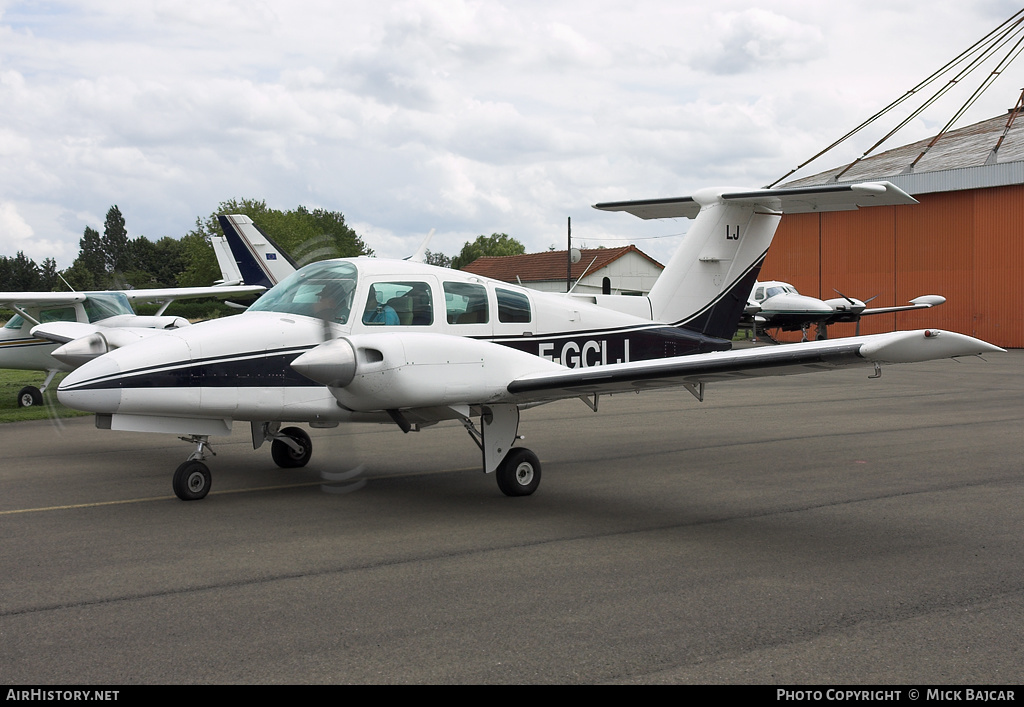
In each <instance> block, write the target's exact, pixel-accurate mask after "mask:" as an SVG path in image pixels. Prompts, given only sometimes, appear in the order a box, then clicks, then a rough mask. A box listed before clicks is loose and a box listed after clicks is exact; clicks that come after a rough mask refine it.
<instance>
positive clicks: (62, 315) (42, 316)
mask: <svg viewBox="0 0 1024 707" xmlns="http://www.w3.org/2000/svg"><path fill="white" fill-rule="evenodd" d="M75 321H78V317H76V316H75V308H74V307H59V308H57V309H44V310H43V311H41V312H40V313H39V322H40V323H41V324H45V323H46V322H75Z"/></svg>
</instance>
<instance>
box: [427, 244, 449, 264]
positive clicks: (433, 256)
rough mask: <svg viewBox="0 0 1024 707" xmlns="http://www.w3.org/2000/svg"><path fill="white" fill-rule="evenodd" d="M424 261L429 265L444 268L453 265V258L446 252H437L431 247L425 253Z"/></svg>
mask: <svg viewBox="0 0 1024 707" xmlns="http://www.w3.org/2000/svg"><path fill="white" fill-rule="evenodd" d="M423 262H425V263H426V264H427V265H437V266H438V267H442V268H450V267H451V266H452V259H451V258H449V257H448V256H447V255H445V254H444V253H435V252H434V251H432V250H430V249H429V248H428V249H427V251H426V252H425V253H424V254H423Z"/></svg>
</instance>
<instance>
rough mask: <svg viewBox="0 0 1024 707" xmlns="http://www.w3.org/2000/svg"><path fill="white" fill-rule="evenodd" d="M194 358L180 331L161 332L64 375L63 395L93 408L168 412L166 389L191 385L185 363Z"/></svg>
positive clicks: (60, 389) (71, 404)
mask: <svg viewBox="0 0 1024 707" xmlns="http://www.w3.org/2000/svg"><path fill="white" fill-rule="evenodd" d="M192 328H193V327H185V328H184V329H183V330H182V331H188V330H189V329H192ZM190 361H191V356H190V349H189V345H188V343H187V342H185V341H184V340H182V338H180V336H179V335H178V333H177V332H161V333H157V334H154V335H152V336H150V337H147V338H145V339H143V340H141V341H137V342H135V343H132V344H129V345H127V346H122V347H121V348H117V349H114V350H113V351H110V352H109V353H105V354H103V355H101V356H97V357H96V358H94V359H93V360H91V361H88V362H86V363H85V364H83V365H82V366H80V367H78V368H76V369H75V370H74V371H72V372H71V373H69V374H68V376H67V377H66V378H65V379H64V380H63V381H61V383H60V386H58V388H57V399H58V400H60V402H61V404H63V405H67V406H68V407H70V408H74V409H76V410H85V411H87V412H96V413H108V414H109V413H115V412H121V413H143V414H146V413H148V414H156V413H157V412H161V413H162V412H163V411H162V410H160V409H159V408H160V406H161V405H162V404H164V403H165V402H166V401H167V399H168V395H167V394H166V392H164V391H166V390H172V391H173V390H177V389H183V388H184V389H188V383H189V376H188V373H187V371H185V372H184V373H183V372H182V371H181V367H182V366H187V365H188V363H190ZM161 389H162V390H161Z"/></svg>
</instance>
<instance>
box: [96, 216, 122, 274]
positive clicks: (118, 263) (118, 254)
mask: <svg viewBox="0 0 1024 707" xmlns="http://www.w3.org/2000/svg"><path fill="white" fill-rule="evenodd" d="M101 245H102V248H103V259H104V265H105V266H106V270H107V272H110V273H112V272H119V271H121V270H124V269H126V266H127V265H128V262H127V261H128V229H127V228H125V224H124V216H123V215H122V214H121V209H119V208H117V204H114V205H113V206H111V207H110V208H109V209H108V210H107V218H106V221H104V223H103V240H102V242H101Z"/></svg>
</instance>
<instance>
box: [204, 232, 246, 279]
mask: <svg viewBox="0 0 1024 707" xmlns="http://www.w3.org/2000/svg"><path fill="white" fill-rule="evenodd" d="M210 245H212V246H213V252H214V254H215V255H216V256H217V265H218V266H219V267H220V275H221V279H220V280H218V281H217V282H215V283H213V284H214V285H217V286H224V287H228V286H231V285H240V284H242V282H243V280H242V273H241V272H240V271H239V269H238V263H237V262H235V256H234V255H232V253H231V246H229V245H228V239H227V238H225V237H224V236H213V237H212V238H210Z"/></svg>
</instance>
